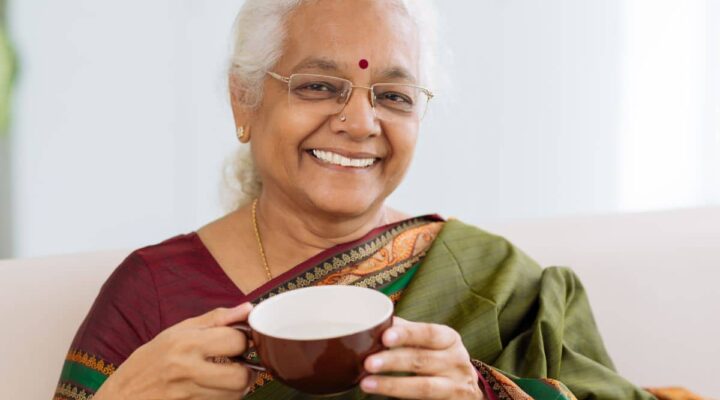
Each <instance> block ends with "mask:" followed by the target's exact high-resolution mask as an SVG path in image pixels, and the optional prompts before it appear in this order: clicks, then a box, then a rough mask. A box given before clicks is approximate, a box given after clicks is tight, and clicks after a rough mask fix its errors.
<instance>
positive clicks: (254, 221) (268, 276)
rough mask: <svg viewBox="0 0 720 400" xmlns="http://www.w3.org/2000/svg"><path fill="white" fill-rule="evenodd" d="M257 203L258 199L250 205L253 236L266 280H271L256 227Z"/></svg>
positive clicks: (270, 273)
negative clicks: (253, 229)
mask: <svg viewBox="0 0 720 400" xmlns="http://www.w3.org/2000/svg"><path fill="white" fill-rule="evenodd" d="M257 203H258V199H255V200H253V205H252V221H253V228H255V238H256V239H257V244H258V248H259V249H260V256H261V257H262V262H263V266H264V267H265V273H266V274H267V279H268V281H270V280H272V278H273V276H272V272H270V267H269V266H268V262H267V257H265V249H264V248H263V244H262V240H261V239H260V230H259V229H258V223H257Z"/></svg>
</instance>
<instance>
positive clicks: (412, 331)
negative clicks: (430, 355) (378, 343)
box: [382, 318, 460, 350]
mask: <svg viewBox="0 0 720 400" xmlns="http://www.w3.org/2000/svg"><path fill="white" fill-rule="evenodd" d="M382 339H383V344H384V345H385V346H387V347H391V348H392V347H401V346H406V347H422V348H426V349H430V350H445V349H448V348H450V347H452V346H453V345H455V344H456V343H457V342H458V341H459V340H460V335H459V334H458V333H457V332H455V331H454V330H453V329H452V328H450V327H448V326H445V325H438V324H428V323H424V322H410V321H405V320H401V319H400V318H398V319H397V320H396V321H394V324H393V326H392V327H390V328H388V329H387V330H385V332H383V337H382Z"/></svg>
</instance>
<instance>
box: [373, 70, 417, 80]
mask: <svg viewBox="0 0 720 400" xmlns="http://www.w3.org/2000/svg"><path fill="white" fill-rule="evenodd" d="M380 76H382V77H383V79H401V80H405V81H410V82H417V80H416V79H415V76H413V74H411V73H410V71H408V70H407V69H405V68H403V67H391V68H388V69H386V70H384V71H383V73H382V74H380Z"/></svg>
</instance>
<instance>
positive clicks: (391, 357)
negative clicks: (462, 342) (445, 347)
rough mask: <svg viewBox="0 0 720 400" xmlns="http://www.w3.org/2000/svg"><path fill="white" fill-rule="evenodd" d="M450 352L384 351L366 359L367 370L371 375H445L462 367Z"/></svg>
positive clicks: (419, 350) (398, 349)
mask: <svg viewBox="0 0 720 400" xmlns="http://www.w3.org/2000/svg"><path fill="white" fill-rule="evenodd" d="M457 358H458V357H456V356H455V355H454V354H452V353H449V352H448V351H438V350H425V349H417V348H411V347H400V348H396V349H392V350H389V351H382V352H380V353H376V354H373V355H371V356H370V357H368V358H366V359H365V364H364V365H365V369H366V370H367V371H368V372H371V373H379V372H414V373H416V374H419V375H443V374H444V373H447V372H450V371H451V370H452V369H453V367H454V366H455V365H461V362H460V361H459V360H456V359H457Z"/></svg>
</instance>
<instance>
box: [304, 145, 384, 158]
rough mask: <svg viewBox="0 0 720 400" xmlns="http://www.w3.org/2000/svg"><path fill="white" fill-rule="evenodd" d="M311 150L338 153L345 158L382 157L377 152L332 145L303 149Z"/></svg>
mask: <svg viewBox="0 0 720 400" xmlns="http://www.w3.org/2000/svg"><path fill="white" fill-rule="evenodd" d="M312 150H320V151H329V152H331V153H335V154H339V155H341V156H343V157H347V158H375V159H378V160H382V158H383V157H380V156H378V155H377V154H373V153H366V152H356V151H348V150H342V149H336V148H333V147H311V148H307V149H305V152H311V151H312Z"/></svg>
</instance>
